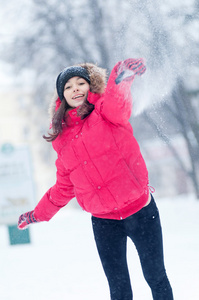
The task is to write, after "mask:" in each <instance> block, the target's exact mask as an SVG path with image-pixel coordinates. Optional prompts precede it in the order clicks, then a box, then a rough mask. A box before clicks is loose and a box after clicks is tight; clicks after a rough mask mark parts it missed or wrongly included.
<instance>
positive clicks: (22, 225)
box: [18, 210, 38, 230]
mask: <svg viewBox="0 0 199 300" xmlns="http://www.w3.org/2000/svg"><path fill="white" fill-rule="evenodd" d="M36 222H38V221H37V220H36V219H35V217H34V210H32V211H29V212H26V213H25V214H22V215H21V216H20V217H19V221H18V228H19V229H20V230H23V229H26V228H27V227H28V226H29V225H30V224H31V223H36Z"/></svg>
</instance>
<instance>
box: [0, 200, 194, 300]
mask: <svg viewBox="0 0 199 300" xmlns="http://www.w3.org/2000/svg"><path fill="white" fill-rule="evenodd" d="M157 204H158V207H159V211H160V215H161V220H162V227H163V237H164V245H165V247H164V252H165V263H166V268H167V273H168V276H169V279H170V281H171V284H172V287H173V291H174V296H175V300H187V299H189V300H198V299H199V285H198V281H199V254H198V253H199V234H198V233H199V217H198V216H199V201H196V200H195V199H194V197H191V196H190V197H180V196H179V197H178V198H175V199H172V198H170V199H159V200H157ZM30 233H31V244H26V245H14V246H10V245H9V237H8V232H7V227H6V226H1V227H0V237H1V240H0V299H1V300H13V299H15V300H21V299H29V300H55V299H62V300H64V299H70V300H77V299H78V300H91V299H92V300H93V299H95V300H102V299H103V300H109V290H108V285H107V282H106V278H105V276H104V274H103V271H102V267H101V264H100V261H99V258H98V254H97V251H96V248H95V243H94V239H93V235H92V229H91V222H90V215H89V214H87V213H85V212H82V211H81V210H75V209H73V208H71V207H69V208H68V209H62V211H60V212H59V213H58V214H57V215H56V216H55V217H54V218H53V219H52V220H51V221H50V222H48V223H40V224H35V225H32V226H31V228H30ZM128 261H129V269H130V274H131V280H132V286H133V290H134V300H149V299H152V297H151V293H150V290H149V288H148V286H147V284H146V283H145V281H144V279H143V276H142V272H141V268H140V264H139V260H138V256H137V253H136V250H135V248H134V245H133V244H132V242H131V241H129V243H128Z"/></svg>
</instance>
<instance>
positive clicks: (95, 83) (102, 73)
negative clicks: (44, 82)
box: [49, 63, 107, 119]
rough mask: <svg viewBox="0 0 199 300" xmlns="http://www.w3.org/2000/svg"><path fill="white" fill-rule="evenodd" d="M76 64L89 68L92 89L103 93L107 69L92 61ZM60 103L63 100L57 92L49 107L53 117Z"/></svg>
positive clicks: (97, 92) (93, 91) (96, 92)
mask: <svg viewBox="0 0 199 300" xmlns="http://www.w3.org/2000/svg"><path fill="white" fill-rule="evenodd" d="M76 66H80V67H82V68H85V69H86V70H87V72H88V74H89V78H90V91H91V92H92V93H95V94H103V92H104V90H105V87H106V80H107V71H106V69H103V68H100V67H98V66H97V65H95V64H92V63H82V64H77V65H76ZM60 104H61V100H60V99H59V98H58V95H57V93H56V95H55V96H54V97H53V99H52V102H51V104H50V107H49V115H50V118H51V119H52V117H53V115H54V112H55V110H57V109H58V108H59V106H60Z"/></svg>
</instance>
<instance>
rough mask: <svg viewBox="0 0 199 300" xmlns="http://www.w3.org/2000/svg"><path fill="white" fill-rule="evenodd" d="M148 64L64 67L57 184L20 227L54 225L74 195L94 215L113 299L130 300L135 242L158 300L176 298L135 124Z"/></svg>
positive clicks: (55, 124)
mask: <svg viewBox="0 0 199 300" xmlns="http://www.w3.org/2000/svg"><path fill="white" fill-rule="evenodd" d="M144 71H145V66H144V64H143V60H142V59H127V60H125V61H123V62H118V63H117V64H116V65H115V67H114V68H113V70H112V72H111V75H110V77H109V80H108V83H107V86H106V87H105V83H106V71H105V70H104V69H102V68H99V67H97V66H96V65H93V64H87V63H86V64H81V65H76V66H72V67H68V68H66V69H64V70H63V71H62V72H61V73H60V74H59V76H58V78H57V83H56V87H57V93H58V96H59V97H58V99H57V100H56V103H55V105H54V106H53V107H52V110H53V118H52V132H51V133H49V136H48V137H45V139H46V140H47V141H49V142H52V145H53V148H54V149H55V151H56V152H57V160H56V167H57V181H56V184H55V185H54V186H53V187H51V188H50V189H49V190H48V191H47V192H46V194H45V195H44V196H43V198H42V199H41V200H40V202H39V203H38V204H37V206H36V208H35V209H34V210H33V211H31V212H27V213H24V214H22V215H21V216H20V218H19V223H18V228H19V229H25V228H26V227H27V226H28V225H29V224H31V223H34V222H41V221H49V220H50V219H51V218H52V217H53V216H54V215H55V214H56V213H57V212H58V211H59V210H60V209H61V208H62V207H64V206H65V205H66V204H67V203H68V202H69V201H70V200H71V199H72V198H73V197H76V199H77V201H78V203H79V204H80V206H81V207H82V208H83V209H84V210H85V211H87V212H90V213H91V215H92V226H93V232H94V237H95V241H96V245H97V249H98V252H99V256H100V259H101V262H102V265H103V268H104V272H105V274H106V276H107V279H108V283H109V287H110V294H111V299H112V300H132V298H133V294H132V289H131V284H130V279H129V273H128V267H127V260H126V243H127V237H130V238H131V239H132V241H133V242H134V244H135V246H136V248H137V251H138V254H139V257H140V262H141V265H142V270H143V274H144V277H145V279H146V281H147V283H148V284H149V286H150V288H151V291H152V295H153V299H154V300H172V299H173V296H172V289H171V286H170V284H169V281H168V278H167V275H166V271H165V267H164V260H163V245H162V232H161V225H160V219H159V213H158V209H157V206H156V204H155V201H154V198H153V196H152V195H151V194H150V191H149V186H148V172H147V168H146V165H145V162H144V160H143V157H142V155H141V153H140V148H139V146H138V143H137V141H136V139H135V137H134V136H133V129H132V127H131V125H130V123H129V118H130V116H131V112H132V99H131V84H132V82H133V80H134V78H135V76H136V75H139V76H140V75H142V74H143V73H144Z"/></svg>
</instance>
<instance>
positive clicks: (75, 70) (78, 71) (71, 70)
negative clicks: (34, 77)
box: [56, 66, 90, 101]
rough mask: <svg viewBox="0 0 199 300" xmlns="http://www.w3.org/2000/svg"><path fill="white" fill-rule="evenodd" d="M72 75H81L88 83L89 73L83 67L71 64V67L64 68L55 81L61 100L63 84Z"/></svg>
mask: <svg viewBox="0 0 199 300" xmlns="http://www.w3.org/2000/svg"><path fill="white" fill-rule="evenodd" d="M74 76H78V77H82V78H84V79H85V80H86V81H87V82H88V83H89V84H90V78H89V74H88V72H87V70H86V69H85V68H83V67H80V66H72V67H68V68H65V69H64V70H63V71H62V72H61V73H60V74H59V75H58V77H57V81H56V87H57V94H58V96H59V98H60V100H61V101H62V100H63V98H64V95H63V94H64V86H65V84H66V82H67V81H68V80H69V79H70V78H72V77H74Z"/></svg>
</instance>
